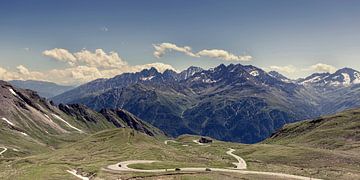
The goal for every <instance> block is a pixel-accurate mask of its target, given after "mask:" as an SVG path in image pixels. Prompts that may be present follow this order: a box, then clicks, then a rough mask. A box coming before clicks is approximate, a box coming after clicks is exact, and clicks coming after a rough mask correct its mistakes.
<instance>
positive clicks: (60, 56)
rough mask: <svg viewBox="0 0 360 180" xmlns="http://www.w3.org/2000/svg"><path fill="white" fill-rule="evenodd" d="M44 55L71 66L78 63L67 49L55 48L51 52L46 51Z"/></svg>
mask: <svg viewBox="0 0 360 180" xmlns="http://www.w3.org/2000/svg"><path fill="white" fill-rule="evenodd" d="M42 54H43V55H44V56H48V57H51V58H54V59H56V60H59V61H63V62H67V63H68V64H69V65H71V66H74V65H75V62H76V58H75V56H74V55H73V54H71V53H70V52H69V51H68V50H66V49H61V48H55V49H51V50H45V51H44V52H43V53H42Z"/></svg>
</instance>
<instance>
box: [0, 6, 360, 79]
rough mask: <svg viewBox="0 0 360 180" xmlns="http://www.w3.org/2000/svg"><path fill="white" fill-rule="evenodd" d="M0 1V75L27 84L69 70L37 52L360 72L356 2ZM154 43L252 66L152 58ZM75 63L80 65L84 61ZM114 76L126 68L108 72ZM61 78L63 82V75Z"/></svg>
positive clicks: (134, 61)
mask: <svg viewBox="0 0 360 180" xmlns="http://www.w3.org/2000/svg"><path fill="white" fill-rule="evenodd" d="M0 3H1V5H0V67H1V68H2V69H3V72H5V71H6V72H7V75H2V76H1V74H0V77H2V78H3V79H11V78H13V79H14V78H20V79H21V78H24V75H23V74H24V73H22V74H21V73H20V74H19V73H15V74H14V73H13V72H15V71H19V69H21V68H17V67H19V65H22V67H25V68H26V70H28V71H29V73H30V74H32V76H27V77H33V78H34V79H36V78H37V79H42V76H41V75H40V74H36V73H44V72H49V71H51V70H53V69H56V70H61V69H66V68H70V67H73V68H74V66H69V64H68V63H66V62H65V61H62V60H59V59H56V58H54V56H46V55H44V54H43V52H44V51H45V50H52V49H55V48H61V49H66V50H68V51H69V52H70V53H76V52H79V51H81V50H82V49H84V48H85V49H87V50H88V51H90V52H94V51H95V49H102V50H103V51H104V52H105V53H109V52H110V51H114V52H117V53H118V55H119V57H120V58H121V60H123V61H126V63H127V65H128V66H129V67H130V69H131V70H129V71H133V70H134V68H133V66H135V65H144V64H151V63H155V62H159V63H163V64H167V65H170V66H172V67H173V68H174V69H177V70H182V69H185V68H186V67H188V66H190V65H194V66H201V67H204V68H209V67H214V66H216V65H218V64H220V63H225V64H229V63H242V64H252V65H255V66H259V67H261V68H265V69H267V70H271V69H275V70H278V71H281V72H282V73H284V74H285V75H287V76H290V77H292V78H297V77H302V76H306V75H309V74H310V73H312V72H314V71H316V70H319V69H318V68H314V67H315V66H314V65H315V64H318V63H322V64H323V65H329V66H326V67H328V68H325V69H333V68H329V67H330V66H331V67H334V68H342V67H345V66H347V67H352V68H354V69H358V70H360V62H359V61H358V59H359V56H360V51H359V50H360V46H359V42H360V41H359V40H360V33H359V32H360V24H359V23H360V11H359V9H360V1H351V0H347V1H340V0H338V1H330V0H327V1H317V0H311V1H305V0H301V1H300V0H293V1H287V0H282V1H280V0H264V1H259V0H249V1H244V0H238V1H235V0H233V1H232V0H228V1H212V0H197V1H162V0H153V1H145V0H144V1H139V0H129V1H110V0H104V1H91V0H89V1H80V0H71V1H70V0H68V1H67V0H63V1H55V0H47V1H39V0H32V1H26V0H22V1H16V0H12V1H11V0H2V1H0ZM161 43H172V44H174V45H177V46H178V47H184V46H190V47H191V48H192V52H194V53H196V52H200V51H201V50H204V49H208V50H209V49H218V50H225V51H227V52H229V53H232V54H234V55H239V56H243V55H250V56H252V59H251V61H232V60H230V61H229V60H224V59H223V58H211V57H209V56H201V57H191V56H188V55H186V54H184V53H182V52H176V51H172V52H169V51H166V53H165V54H164V55H163V56H162V57H160V58H156V57H154V55H153V53H154V47H153V44H158V45H159V44H161ZM64 62H65V63H64ZM81 63H82V64H81V65H82V66H87V64H86V63H85V61H82V62H81ZM84 63H85V64H84ZM76 66H80V65H76ZM94 67H95V65H94ZM311 67H313V68H311ZM96 68H98V69H102V68H107V67H96ZM74 69H75V68H74ZM135 69H136V68H135ZM320 70H323V69H321V68H320ZM122 71H126V70H124V68H122V69H121V70H118V71H115V73H117V72H118V73H121V72H122ZM56 72H58V71H56ZM0 73H1V69H0ZM12 73H13V74H12ZM34 73H35V74H34ZM25 74H26V73H25ZM64 74H66V73H64ZM100 74H103V72H101V73H100ZM59 76H60V75H59ZM64 76H66V78H71V76H68V74H66V75H64ZM97 76H101V75H99V74H96V73H95V75H94V74H92V75H91V78H90V79H93V78H96V77H97ZM107 76H111V74H108V73H107ZM57 78H58V79H59V78H60V77H57ZM64 78H65V77H64ZM81 78H82V75H81ZM58 79H56V78H54V79H49V80H53V81H58V82H59V83H83V82H85V81H87V80H88V79H89V78H84V79H82V80H81V81H71V82H70V81H68V82H66V81H64V80H58Z"/></svg>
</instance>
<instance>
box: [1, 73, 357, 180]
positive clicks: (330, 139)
mask: <svg viewBox="0 0 360 180" xmlns="http://www.w3.org/2000/svg"><path fill="white" fill-rule="evenodd" d="M247 68H250V67H247ZM253 70H254V69H253ZM210 71H216V70H215V69H214V70H210ZM200 72H203V71H200ZM250 72H253V71H250ZM260 73H262V72H259V74H260ZM161 74H163V73H161ZM195 74H196V73H195ZM195 74H194V75H195ZM252 74H255V73H252ZM194 78H195V77H194ZM136 84H137V83H136ZM136 86H139V85H138V84H137V85H136ZM143 86H145V85H143ZM276 87H277V86H276ZM280 87H282V86H280ZM294 89H295V90H296V89H297V88H293V89H284V90H283V91H285V90H287V91H289V94H290V92H293V91H291V90H294ZM185 92H186V91H185ZM269 93H270V92H269ZM0 94H1V96H0V107H1V108H0V136H1V137H2V138H0V144H1V146H0V150H1V151H0V160H1V161H0V168H1V169H2V171H1V173H0V177H1V178H2V179H72V178H75V176H77V177H81V178H82V179H98V178H99V179H124V178H139V177H141V178H145V179H148V178H149V179H151V178H155V179H159V178H170V177H173V178H188V175H186V173H184V172H187V171H186V170H184V169H183V167H209V168H206V169H210V172H209V170H206V169H205V168H204V171H205V172H206V173H204V172H198V173H196V172H193V173H191V177H192V178H191V179H199V178H205V177H209V179H214V178H215V179H222V178H227V179H239V178H248V179H277V178H278V177H279V175H278V176H274V173H275V174H276V173H285V174H288V176H292V175H291V174H294V175H302V176H307V177H316V178H323V179H358V178H359V155H358V152H359V143H358V142H359V137H358V135H359V133H358V132H359V122H360V121H358V120H359V117H360V115H359V114H360V109H354V110H349V111H344V112H341V113H338V114H335V115H331V116H322V117H319V118H316V119H313V120H306V121H300V122H295V123H290V124H287V125H285V126H283V127H282V128H280V129H279V130H277V131H276V132H275V133H273V134H272V135H271V136H270V137H269V138H267V139H266V140H265V141H263V142H261V143H256V144H240V143H232V142H223V141H218V140H216V139H212V140H213V142H212V143H210V144H208V145H205V144H202V143H198V142H197V140H198V139H200V137H199V136H195V135H181V136H179V137H178V138H176V139H169V137H167V135H166V134H165V133H163V132H162V131H161V130H159V129H158V128H155V127H154V126H152V125H150V124H149V123H147V122H144V121H143V120H141V119H140V118H139V117H137V116H135V115H133V114H131V113H130V112H128V111H127V110H124V109H120V108H116V109H110V108H105V109H100V110H98V111H95V110H92V109H90V108H88V107H87V106H85V105H82V104H59V105H54V104H53V103H52V102H51V101H50V100H47V99H45V98H42V97H40V96H39V95H38V94H37V93H36V92H34V91H31V90H25V89H21V88H17V87H14V86H12V85H11V84H9V83H7V82H4V81H0ZM263 94H265V93H263ZM265 100H267V99H265ZM265 100H264V101H265ZM256 105H259V104H256ZM216 112H218V111H216ZM255 115H256V114H255ZM202 138H204V137H202ZM206 138H208V137H206ZM229 148H232V151H235V153H236V155H239V156H241V157H242V158H243V159H244V160H245V161H246V163H247V167H248V169H247V170H245V171H246V173H245V174H242V173H241V172H243V170H236V171H232V173H230V172H228V173H225V172H216V171H212V169H213V168H226V169H229V167H231V165H233V164H234V163H233V162H234V160H235V159H234V157H232V155H231V153H230V154H229V153H228V152H229ZM136 159H151V160H156V162H155V163H152V164H150V165H149V164H134V165H131V166H129V167H131V168H135V169H147V168H151V169H153V168H155V169H156V168H162V167H163V168H170V169H171V168H173V169H175V168H178V169H180V170H181V172H180V173H176V172H175V173H171V174H165V175H164V173H155V172H154V173H146V174H144V173H142V174H140V173H136V172H127V173H126V172H121V173H118V172H112V171H109V170H108V169H106V168H107V167H109V165H111V164H114V163H117V162H120V161H126V160H127V161H132V160H133V161H134V160H135V161H136ZM235 164H237V163H235ZM179 167H180V168H179ZM235 172H240V174H239V173H235ZM248 173H252V174H248ZM254 173H255V174H254ZM258 173H260V174H258ZM289 174H290V175H289ZM281 176H284V174H281ZM229 177H230V178H229Z"/></svg>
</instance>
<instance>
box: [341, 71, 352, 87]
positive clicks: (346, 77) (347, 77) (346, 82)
mask: <svg viewBox="0 0 360 180" xmlns="http://www.w3.org/2000/svg"><path fill="white" fill-rule="evenodd" d="M341 75H342V76H343V77H344V80H343V84H344V85H346V86H348V85H350V83H351V79H350V76H349V74H347V73H341Z"/></svg>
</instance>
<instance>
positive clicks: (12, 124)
mask: <svg viewBox="0 0 360 180" xmlns="http://www.w3.org/2000/svg"><path fill="white" fill-rule="evenodd" d="M1 119H2V120H4V121H5V122H7V123H8V124H10V125H11V126H15V125H14V123H12V122H11V121H9V120H8V119H6V118H4V117H2V118H1Z"/></svg>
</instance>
